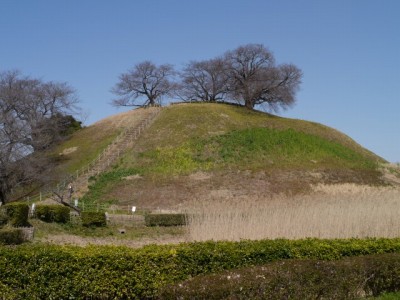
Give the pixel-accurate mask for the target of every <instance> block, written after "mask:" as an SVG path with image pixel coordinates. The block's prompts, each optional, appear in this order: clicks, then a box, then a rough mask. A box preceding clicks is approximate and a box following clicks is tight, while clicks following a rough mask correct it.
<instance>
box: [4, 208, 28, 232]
mask: <svg viewBox="0 0 400 300" xmlns="http://www.w3.org/2000/svg"><path fill="white" fill-rule="evenodd" d="M2 209H4V210H5V212H6V214H7V216H8V223H9V224H10V225H11V226H14V227H24V226H29V223H28V216H29V205H28V204H26V203H19V202H13V203H8V204H7V205H5V206H3V208H2Z"/></svg>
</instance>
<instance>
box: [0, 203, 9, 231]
mask: <svg viewBox="0 0 400 300" xmlns="http://www.w3.org/2000/svg"><path fill="white" fill-rule="evenodd" d="M7 222H8V215H7V212H6V210H5V208H4V207H0V228H1V227H3V226H4V225H6V224H7Z"/></svg>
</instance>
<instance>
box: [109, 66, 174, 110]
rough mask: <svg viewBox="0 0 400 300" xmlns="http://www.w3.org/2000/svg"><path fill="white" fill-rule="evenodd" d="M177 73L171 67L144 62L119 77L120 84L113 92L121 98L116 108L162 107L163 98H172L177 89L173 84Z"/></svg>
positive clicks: (115, 100) (116, 100)
mask: <svg viewBox="0 0 400 300" xmlns="http://www.w3.org/2000/svg"><path fill="white" fill-rule="evenodd" d="M175 74H176V72H175V71H174V68H173V67H172V66H171V65H168V64H165V65H160V66H156V65H155V64H153V63H152V62H150V61H144V62H142V63H139V64H137V65H135V66H134V68H133V69H131V70H129V71H128V72H127V73H123V74H121V75H120V76H119V82H118V83H117V84H116V85H115V86H114V88H113V89H112V90H111V91H112V92H113V93H114V94H115V95H117V96H119V98H117V99H114V100H113V101H112V104H113V105H114V106H154V105H160V104H161V99H162V97H163V96H172V95H173V94H174V92H175V90H176V88H177V84H176V83H175V82H173V77H174V76H175Z"/></svg>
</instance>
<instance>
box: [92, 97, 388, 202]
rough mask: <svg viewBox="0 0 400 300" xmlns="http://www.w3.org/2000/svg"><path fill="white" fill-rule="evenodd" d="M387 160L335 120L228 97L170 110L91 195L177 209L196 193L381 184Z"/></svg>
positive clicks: (99, 181) (210, 194)
mask: <svg viewBox="0 0 400 300" xmlns="http://www.w3.org/2000/svg"><path fill="white" fill-rule="evenodd" d="M382 161H383V160H382V159H381V158H379V157H377V156H376V155H374V154H373V153H371V152H370V151H368V150H366V149H364V148H363V147H361V146H360V145H358V144H357V143H356V142H354V141H353V140H352V139H350V138H349V137H348V136H346V135H344V134H342V133H340V132H338V131H336V130H334V129H332V128H329V127H327V126H324V125H321V124H317V123H313V122H307V121H302V120H295V119H288V118H281V117H277V116H274V115H271V114H267V113H264V112H259V111H252V110H248V109H246V108H243V107H239V106H234V105H226V104H204V103H198V104H179V105H171V106H169V107H166V108H164V109H163V111H162V112H161V113H160V115H159V117H158V118H157V120H156V121H155V122H154V123H153V124H152V126H151V127H149V128H148V129H147V131H146V132H145V133H144V134H143V135H142V136H141V138H140V139H139V140H137V142H136V144H135V145H134V147H133V148H132V149H131V151H129V152H128V153H126V154H125V155H124V156H123V157H122V159H120V160H119V162H118V163H117V165H115V166H114V167H113V169H112V170H110V172H108V173H105V174H102V175H100V176H98V178H95V180H94V181H93V183H92V187H91V190H90V192H89V193H88V194H87V195H86V196H85V200H86V201H97V200H100V201H109V202H114V203H115V202H117V203H134V204H136V205H141V206H142V207H165V208H170V207H171V206H175V205H178V204H181V203H183V202H185V201H186V200H193V199H194V198H196V199H197V198H199V199H203V198H207V199H208V198H213V197H214V196H215V198H221V197H228V198H229V197H231V196H233V197H234V196H235V195H236V196H237V195H243V194H246V195H249V196H251V195H254V194H265V193H267V194H270V193H281V192H286V193H298V192H303V191H306V190H307V188H308V185H309V184H310V183H316V182H324V183H343V182H354V183H367V184H380V183H381V180H380V176H381V174H380V172H379V170H378V166H379V164H378V163H379V162H382Z"/></svg>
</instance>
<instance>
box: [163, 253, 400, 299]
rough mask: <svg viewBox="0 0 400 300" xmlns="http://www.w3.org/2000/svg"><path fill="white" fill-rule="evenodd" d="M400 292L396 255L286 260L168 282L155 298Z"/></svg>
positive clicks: (356, 295)
mask: <svg viewBox="0 0 400 300" xmlns="http://www.w3.org/2000/svg"><path fill="white" fill-rule="evenodd" d="M396 291H400V254H399V253H390V254H375V255H368V256H361V257H351V258H346V259H342V260H337V261H323V260H285V261H282V260H281V261H278V262H274V263H269V264H266V265H263V266H256V267H248V268H243V269H238V270H235V271H225V272H221V273H219V274H213V275H203V276H197V277H194V278H191V279H189V280H187V281H185V282H181V283H179V284H175V285H173V286H168V287H165V288H164V289H163V291H162V292H161V293H160V296H159V298H160V299H210V300H212V299H271V300H280V299H359V298H362V297H365V296H379V295H381V294H383V293H388V292H396Z"/></svg>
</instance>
